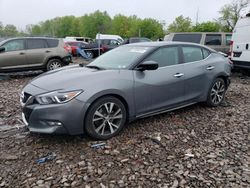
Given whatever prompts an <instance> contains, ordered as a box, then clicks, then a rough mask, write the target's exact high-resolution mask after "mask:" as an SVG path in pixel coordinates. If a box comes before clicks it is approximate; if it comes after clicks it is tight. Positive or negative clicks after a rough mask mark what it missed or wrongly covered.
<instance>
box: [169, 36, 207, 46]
mask: <svg viewBox="0 0 250 188" xmlns="http://www.w3.org/2000/svg"><path fill="white" fill-rule="evenodd" d="M201 36H202V35H201V34H175V35H174V38H173V41H180V42H192V43H198V44H199V43H200V41H201Z"/></svg>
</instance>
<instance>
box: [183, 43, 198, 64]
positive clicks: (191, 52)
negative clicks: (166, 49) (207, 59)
mask: <svg viewBox="0 0 250 188" xmlns="http://www.w3.org/2000/svg"><path fill="white" fill-rule="evenodd" d="M182 50H183V56H184V62H185V63H188V62H194V61H200V60H202V59H203V53H202V49H201V48H198V47H191V46H187V47H182Z"/></svg>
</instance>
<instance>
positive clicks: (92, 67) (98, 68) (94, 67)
mask: <svg viewBox="0 0 250 188" xmlns="http://www.w3.org/2000/svg"><path fill="white" fill-rule="evenodd" d="M85 67H87V68H90V69H97V70H103V69H104V68H101V67H98V66H96V65H86V66H85Z"/></svg>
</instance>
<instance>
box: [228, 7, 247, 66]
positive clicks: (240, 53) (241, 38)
mask: <svg viewBox="0 0 250 188" xmlns="http://www.w3.org/2000/svg"><path fill="white" fill-rule="evenodd" d="M243 14H244V15H242V14H241V15H242V17H241V18H240V19H239V20H238V22H237V23H236V25H235V28H234V31H233V36H232V41H231V46H230V51H231V60H232V61H233V63H234V67H235V68H236V69H250V7H247V8H246V9H244V10H243Z"/></svg>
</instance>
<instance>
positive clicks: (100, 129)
mask: <svg viewBox="0 0 250 188" xmlns="http://www.w3.org/2000/svg"><path fill="white" fill-rule="evenodd" d="M126 119H127V112H126V108H125V106H124V104H123V103H122V102H121V101H120V100H119V99H117V98H116V97H112V96H106V97H102V98H99V99H98V100H96V101H95V102H94V103H93V104H92V105H91V106H90V108H89V110H88V113H87V115H86V117H85V130H86V132H87V134H88V135H89V136H91V137H92V138H95V139H98V140H107V139H109V138H111V137H114V136H116V135H117V134H118V133H119V132H120V131H121V130H122V128H123V127H124V125H125V123H126Z"/></svg>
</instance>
